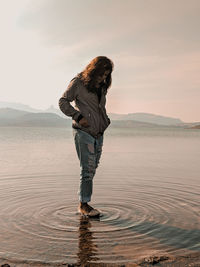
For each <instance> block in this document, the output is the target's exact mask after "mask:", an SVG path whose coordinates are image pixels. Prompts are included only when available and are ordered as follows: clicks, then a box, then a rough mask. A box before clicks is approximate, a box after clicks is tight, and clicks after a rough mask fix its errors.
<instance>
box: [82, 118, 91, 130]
mask: <svg viewBox="0 0 200 267" xmlns="http://www.w3.org/2000/svg"><path fill="white" fill-rule="evenodd" d="M79 124H80V125H81V126H83V127H86V128H87V127H89V126H90V125H89V124H88V121H87V119H86V118H84V117H83V118H82V119H81V120H80V121H79Z"/></svg>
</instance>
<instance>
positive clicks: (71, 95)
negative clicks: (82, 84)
mask: <svg viewBox="0 0 200 267" xmlns="http://www.w3.org/2000/svg"><path fill="white" fill-rule="evenodd" d="M77 96H78V84H77V81H76V79H74V78H73V79H72V80H71V81H70V83H69V85H68V87H67V89H66V90H65V92H64V93H63V95H62V96H61V98H60V99H59V101H58V105H59V108H60V110H61V111H62V112H63V113H64V114H65V115H66V116H69V117H72V119H74V120H76V121H79V120H80V118H81V117H82V115H81V113H80V112H79V111H78V110H76V109H75V108H74V107H73V106H72V105H71V104H70V102H72V101H74V100H75V99H76V97H77Z"/></svg>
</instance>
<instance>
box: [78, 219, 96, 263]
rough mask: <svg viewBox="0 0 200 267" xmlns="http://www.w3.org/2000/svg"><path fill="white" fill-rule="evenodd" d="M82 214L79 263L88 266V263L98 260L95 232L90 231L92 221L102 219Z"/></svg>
mask: <svg viewBox="0 0 200 267" xmlns="http://www.w3.org/2000/svg"><path fill="white" fill-rule="evenodd" d="M79 216H80V224H79V229H78V238H79V244H78V253H77V257H78V262H77V265H81V266H86V264H88V263H90V262H93V261H98V260H99V258H98V257H97V255H98V247H97V245H96V244H95V243H94V242H93V239H94V237H93V233H92V231H90V228H91V227H92V224H91V221H94V220H95V221H100V218H99V217H96V218H90V217H88V216H84V215H79Z"/></svg>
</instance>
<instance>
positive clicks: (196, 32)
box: [0, 0, 200, 122]
mask: <svg viewBox="0 0 200 267" xmlns="http://www.w3.org/2000/svg"><path fill="white" fill-rule="evenodd" d="M199 14H200V1H199V0H173V1H169V0H162V1H161V0H101V1H96V0H84V1H83V0H59V1H58V0H17V1H16V0H4V1H3V0H0V33H1V42H0V58H1V60H0V71H1V79H0V100H1V101H8V102H20V103H23V104H28V105H30V106H31V107H34V108H40V109H46V108H48V107H49V106H50V105H54V107H56V108H58V100H59V98H60V97H61V95H62V93H63V92H64V90H65V89H66V87H67V85H68V83H69V81H70V80H71V79H72V78H73V77H74V76H75V75H76V74H77V73H78V72H80V71H81V70H83V69H84V67H85V66H86V65H87V64H88V63H89V62H90V61H91V60H92V59H93V58H94V57H96V56H100V55H103V56H107V57H109V58H111V59H112V61H113V62H114V65H115V66H114V71H113V75H112V79H113V81H112V86H111V88H110V89H109V93H108V95H107V111H108V112H113V113H135V112H147V113H154V114H158V115H164V116H170V117H174V118H180V119H181V120H183V121H185V122H192V121H200V15H199Z"/></svg>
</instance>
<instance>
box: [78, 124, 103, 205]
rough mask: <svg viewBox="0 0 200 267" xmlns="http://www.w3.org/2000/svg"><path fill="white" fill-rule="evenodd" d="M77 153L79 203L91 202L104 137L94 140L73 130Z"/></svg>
mask: <svg viewBox="0 0 200 267" xmlns="http://www.w3.org/2000/svg"><path fill="white" fill-rule="evenodd" d="M73 136H74V141H75V147H76V152H77V155H78V158H79V160H80V169H81V172H80V184H79V190H78V195H79V201H80V202H89V201H91V195H92V188H93V178H94V175H95V173H96V168H97V167H98V165H99V160H100V157H101V153H102V146H103V135H101V136H99V137H98V138H94V137H93V136H92V135H90V134H88V133H86V132H85V131H82V130H80V129H74V128H73Z"/></svg>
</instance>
